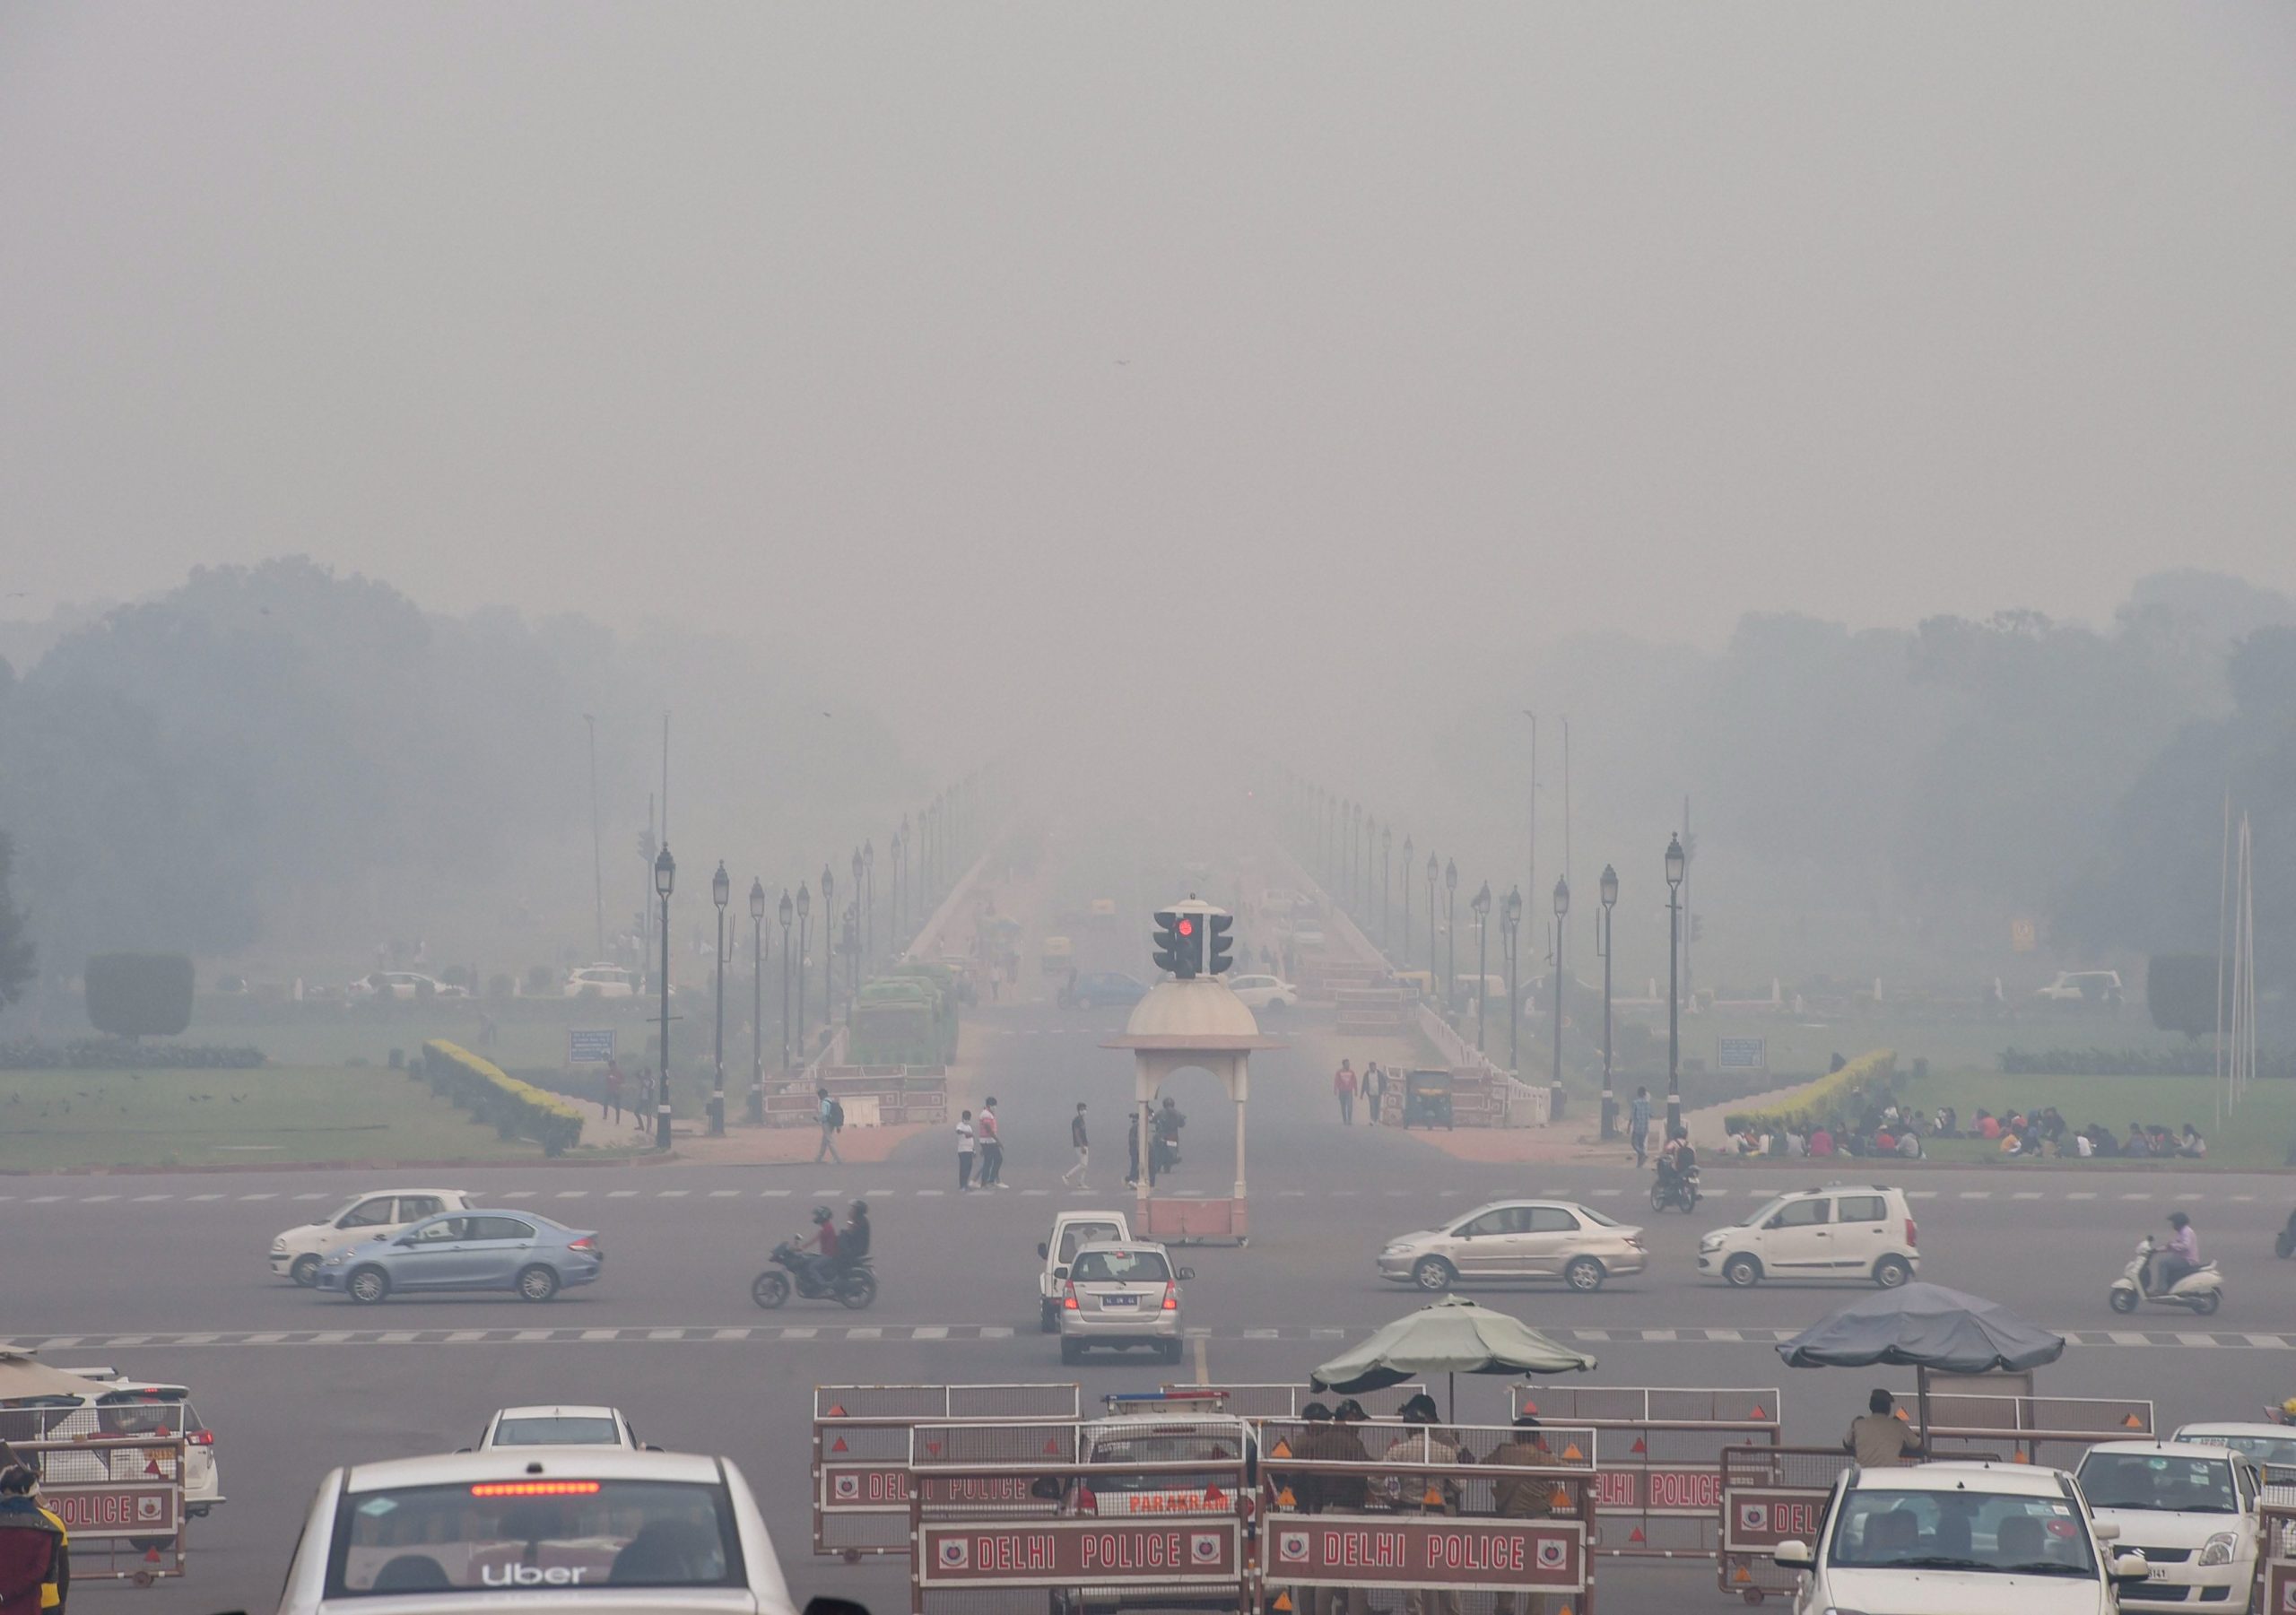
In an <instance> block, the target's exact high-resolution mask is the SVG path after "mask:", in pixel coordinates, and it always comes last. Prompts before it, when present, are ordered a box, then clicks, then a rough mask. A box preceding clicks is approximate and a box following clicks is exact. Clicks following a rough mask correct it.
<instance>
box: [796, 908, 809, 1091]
mask: <svg viewBox="0 0 2296 1615" xmlns="http://www.w3.org/2000/svg"><path fill="white" fill-rule="evenodd" d="M812 930H813V892H812V891H811V890H808V889H807V887H806V885H805V883H804V881H798V882H797V1058H799V1059H800V1060H802V1059H804V1057H805V949H806V947H807V945H808V942H809V936H810V933H811V932H812Z"/></svg>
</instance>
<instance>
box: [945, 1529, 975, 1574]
mask: <svg viewBox="0 0 2296 1615" xmlns="http://www.w3.org/2000/svg"><path fill="white" fill-rule="evenodd" d="M971 1563H972V1549H971V1548H970V1545H968V1544H967V1543H966V1541H965V1540H964V1538H962V1537H961V1536H944V1537H943V1538H942V1539H941V1568H942V1569H944V1570H962V1569H965V1568H967V1567H969V1566H970V1565H971Z"/></svg>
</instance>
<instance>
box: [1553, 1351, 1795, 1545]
mask: <svg viewBox="0 0 2296 1615" xmlns="http://www.w3.org/2000/svg"><path fill="white" fill-rule="evenodd" d="M1780 1400H1781V1399H1780V1397H1779V1391H1778V1388H1777V1387H1776V1386H1774V1385H1764V1386H1751V1387H1728V1386H1725V1387H1695V1388H1694V1387H1677V1386H1671V1385H1653V1386H1632V1385H1518V1386H1516V1387H1515V1390H1514V1411H1515V1412H1516V1414H1517V1415H1518V1416H1519V1415H1521V1414H1524V1413H1532V1414H1535V1415H1537V1417H1538V1418H1539V1419H1540V1420H1542V1421H1544V1420H1555V1421H1557V1422H1559V1423H1562V1424H1571V1425H1584V1426H1587V1428H1591V1429H1592V1430H1593V1431H1594V1432H1595V1446H1594V1447H1593V1448H1592V1449H1590V1450H1591V1452H1592V1454H1593V1456H1594V1459H1595V1467H1596V1471H1597V1472H1598V1474H1597V1476H1596V1482H1595V1489H1594V1490H1595V1515H1594V1524H1595V1527H1596V1529H1595V1532H1594V1533H1593V1545H1592V1549H1591V1550H1592V1551H1593V1552H1595V1553H1597V1554H1607V1555H1609V1556H1610V1557H1612V1558H1613V1559H1713V1558H1714V1557H1715V1556H1716V1555H1717V1554H1718V1552H1719V1551H1720V1549H1721V1537H1720V1528H1721V1520H1722V1515H1721V1504H1722V1452H1723V1449H1724V1448H1725V1447H1731V1446H1752V1445H1755V1444H1757V1443H1760V1442H1764V1441H1767V1442H1769V1443H1770V1445H1772V1446H1776V1445H1777V1443H1778V1441H1779V1416H1780V1410H1779V1402H1780Z"/></svg>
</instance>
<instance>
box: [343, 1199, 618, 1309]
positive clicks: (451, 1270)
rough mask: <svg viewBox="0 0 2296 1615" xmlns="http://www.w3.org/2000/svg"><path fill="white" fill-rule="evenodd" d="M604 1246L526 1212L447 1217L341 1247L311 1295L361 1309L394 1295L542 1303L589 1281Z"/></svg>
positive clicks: (592, 1236) (599, 1265)
mask: <svg viewBox="0 0 2296 1615" xmlns="http://www.w3.org/2000/svg"><path fill="white" fill-rule="evenodd" d="M605 1256H606V1253H605V1247H604V1243H603V1242H602V1241H601V1240H600V1239H599V1238H598V1237H597V1235H596V1234H595V1233H593V1232H591V1231H590V1230H588V1229H570V1228H568V1227H567V1226H566V1225H565V1224H564V1223H562V1222H553V1221H552V1220H550V1219H549V1218H547V1217H544V1216H539V1215H537V1214H536V1213H535V1212H533V1211H453V1212H449V1213H448V1214H447V1215H446V1216H443V1217H426V1218H424V1219H423V1220H422V1221H420V1222H417V1223H413V1224H410V1225H409V1226H408V1227H406V1228H405V1229H401V1230H400V1231H399V1232H397V1233H396V1234H378V1235H377V1236H376V1237H374V1238H372V1239H368V1240H362V1241H361V1242H360V1243H359V1244H356V1245H346V1246H344V1247H343V1248H342V1249H341V1250H339V1251H336V1252H335V1254H334V1255H331V1256H329V1257H328V1258H327V1259H326V1262H325V1263H321V1265H320V1267H319V1272H318V1284H317V1288H318V1289H320V1290H321V1291H323V1292H326V1293H328V1294H333V1295H339V1296H340V1295H347V1296H349V1297H350V1298H352V1300H354V1301H359V1302H363V1303H367V1304H369V1305H371V1304H373V1303H374V1302H377V1301H380V1300H382V1299H384V1298H387V1297H389V1296H391V1295H394V1294H396V1293H398V1292H399V1291H402V1290H406V1291H413V1290H429V1289H507V1290H510V1291H513V1292H515V1293H516V1294H517V1296H519V1297H520V1298H522V1299H525V1300H528V1301H547V1300H549V1299H550V1298H551V1297H552V1296H554V1295H556V1294H557V1293H558V1292H559V1291H560V1290H561V1289H563V1288H565V1287H566V1286H567V1285H570V1284H589V1283H593V1282H595V1281H596V1279H597V1276H598V1274H599V1272H601V1271H602V1270H603V1269H604V1265H605Z"/></svg>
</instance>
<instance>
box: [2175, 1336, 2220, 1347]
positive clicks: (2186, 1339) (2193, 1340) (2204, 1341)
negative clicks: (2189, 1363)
mask: <svg viewBox="0 0 2296 1615" xmlns="http://www.w3.org/2000/svg"><path fill="white" fill-rule="evenodd" d="M2177 1343H2178V1344H2179V1345H2180V1346H2213V1345H2214V1344H2215V1343H2216V1337H2215V1336H2214V1335H2213V1334H2179V1336H2177Z"/></svg>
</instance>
